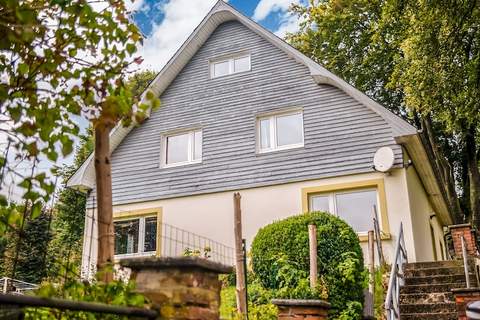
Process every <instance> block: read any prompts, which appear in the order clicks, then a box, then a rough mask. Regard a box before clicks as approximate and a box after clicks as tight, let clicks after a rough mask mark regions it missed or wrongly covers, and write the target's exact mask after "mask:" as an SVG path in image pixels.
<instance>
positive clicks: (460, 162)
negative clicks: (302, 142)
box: [287, 0, 480, 226]
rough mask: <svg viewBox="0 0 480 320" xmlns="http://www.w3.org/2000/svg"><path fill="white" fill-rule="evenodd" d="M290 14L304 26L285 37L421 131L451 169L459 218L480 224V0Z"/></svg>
mask: <svg viewBox="0 0 480 320" xmlns="http://www.w3.org/2000/svg"><path fill="white" fill-rule="evenodd" d="M292 11H293V12H294V13H295V14H297V15H298V16H299V17H301V19H300V20H301V21H302V22H301V24H300V30H299V31H298V32H296V33H294V34H289V35H288V36H287V40H288V41H289V42H290V43H291V44H292V45H293V46H295V47H296V48H298V49H299V50H300V51H302V52H303V53H305V54H306V55H307V56H309V57H311V58H312V59H314V60H316V61H318V62H320V63H321V64H323V65H325V66H326V67H327V68H328V69H330V70H332V71H333V72H334V73H336V74H338V75H340V76H341V77H343V78H344V79H345V80H347V81H348V82H350V83H351V84H353V85H354V86H356V87H358V88H359V89H361V90H362V91H364V92H366V93H367V94H368V95H369V96H370V97H372V98H374V99H375V100H377V101H379V102H380V103H382V104H383V105H385V106H386V107H387V108H389V109H390V110H391V111H393V112H395V113H396V114H399V115H400V116H402V117H403V118H404V119H406V120H408V121H410V122H411V123H413V124H415V125H416V126H417V127H421V128H422V129H423V132H424V133H425V134H426V135H428V137H429V139H430V140H431V141H433V142H436V143H437V144H438V148H439V150H438V151H437V150H436V151H435V152H438V154H435V156H436V157H437V158H439V157H441V156H442V154H443V155H445V156H446V157H447V159H448V161H449V163H450V164H451V166H452V168H449V167H446V169H444V170H445V172H446V173H447V174H446V176H447V178H446V179H447V184H448V186H449V187H448V189H447V192H448V198H449V199H448V201H449V202H450V206H451V210H452V211H453V214H454V215H455V216H454V218H455V219H456V220H457V222H460V221H462V220H463V219H464V218H465V217H469V216H470V219H471V220H473V221H474V222H476V221H477V223H476V224H477V226H478V225H480V224H479V223H480V220H479V219H478V218H476V217H478V216H479V215H480V173H479V172H478V156H477V155H478V154H479V151H480V146H479V140H480V138H479V120H480V116H479V115H480V112H479V111H480V100H479V99H478V96H479V95H480V86H479V85H478V84H479V83H480V72H478V70H480V58H479V57H480V22H479V21H480V7H479V6H478V3H477V1H475V0H468V1H457V2H451V3H449V4H448V5H446V4H445V3H444V2H442V1H423V2H418V1H415V0H407V1H397V0H373V1H370V0H341V1H338V0H327V1H313V0H312V1H309V4H308V5H306V4H299V5H294V6H292ZM449 171H451V172H449ZM450 176H453V177H454V178H455V184H456V185H453V181H452V180H453V179H452V178H451V177H450ZM457 192H458V196H459V197H460V198H459V199H458V197H457ZM461 209H462V210H461ZM461 211H463V212H461Z"/></svg>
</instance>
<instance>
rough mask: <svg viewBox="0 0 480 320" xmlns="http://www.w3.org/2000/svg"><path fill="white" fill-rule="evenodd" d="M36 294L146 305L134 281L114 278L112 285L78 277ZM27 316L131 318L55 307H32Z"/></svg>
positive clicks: (46, 287) (31, 317) (89, 300)
mask: <svg viewBox="0 0 480 320" xmlns="http://www.w3.org/2000/svg"><path fill="white" fill-rule="evenodd" d="M36 295H38V296H40V297H49V298H52V297H55V298H63V299H69V300H73V301H86V302H97V303H106V304H111V305H120V306H130V307H141V308H143V307H145V305H146V300H145V298H144V297H143V296H142V295H140V294H138V293H135V292H134V284H133V283H132V282H129V283H125V282H123V281H121V280H117V281H113V282H111V283H108V284H104V283H93V284H91V283H88V282H80V281H77V280H71V281H67V282H66V283H65V284H64V285H62V286H61V287H58V286H54V285H52V284H49V283H47V284H44V285H43V286H41V287H40V288H39V289H38V290H37V292H36ZM25 318H26V319H42V320H48V319H89V320H91V319H127V317H120V316H115V315H105V314H103V315H102V314H93V313H88V312H77V311H63V312H61V311H58V310H54V309H46V308H45V309H43V308H31V309H27V312H26V317H25Z"/></svg>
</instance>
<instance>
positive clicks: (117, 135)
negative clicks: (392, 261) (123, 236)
mask: <svg viewBox="0 0 480 320" xmlns="http://www.w3.org/2000/svg"><path fill="white" fill-rule="evenodd" d="M232 20H237V21H239V22H240V23H242V24H243V25H244V26H246V27H247V28H249V29H250V30H252V31H253V32H255V33H257V34H258V35H259V36H261V37H263V38H264V39H266V40H267V41H269V42H270V43H271V44H273V45H274V46H276V47H277V48H279V49H280V50H282V51H284V52H285V53H286V54H287V55H288V56H290V57H291V58H293V59H294V60H296V61H297V62H299V63H301V64H304V65H305V66H306V67H308V69H309V71H310V75H311V76H312V78H313V80H314V81H315V82H316V83H317V84H326V85H331V86H334V87H336V88H338V89H340V90H342V91H344V92H345V93H346V94H348V95H349V96H351V97H352V98H354V99H355V100H357V101H359V102H360V103H362V104H363V105H365V106H366V107H368V108H369V109H371V110H372V111H374V112H375V113H377V114H378V115H379V116H380V117H382V118H383V119H384V120H385V121H386V122H387V123H388V124H389V125H390V126H391V128H392V134H393V136H394V137H395V138H397V137H401V136H405V135H412V134H416V132H417V130H416V129H415V127H413V126H412V125H410V124H409V123H407V122H406V121H405V120H403V119H401V118H400V117H398V116H397V115H395V114H393V113H392V112H390V111H389V110H388V109H386V108H385V107H383V106H382V105H380V104H379V103H377V102H376V101H374V100H373V99H371V98H370V97H368V96H367V95H366V94H365V93H363V92H361V91H360V90H358V89H356V88H355V87H353V86H352V85H350V84H349V83H348V82H346V81H345V80H343V79H341V78H340V77H338V76H337V75H335V74H333V73H332V72H330V71H328V70H327V69H326V68H324V67H323V66H321V65H320V64H318V63H317V62H315V61H313V60H312V59H310V58H309V57H307V56H306V55H304V54H303V53H301V52H300V51H298V50H297V49H295V48H294V47H292V46H290V45H289V44H288V43H286V42H285V41H284V40H282V39H280V38H279V37H278V36H276V35H275V34H273V33H272V32H270V31H268V30H266V29H265V28H263V27H262V26H260V25H259V24H257V23H256V22H254V21H253V20H251V19H250V18H248V17H246V16H245V15H243V14H242V13H240V12H239V11H237V10H236V9H235V8H234V7H232V6H231V5H229V4H227V3H225V2H224V1H223V0H218V1H217V3H216V4H215V5H214V6H213V7H212V9H211V10H210V11H209V12H208V14H207V15H206V16H205V18H204V19H203V20H202V21H201V22H200V24H199V25H198V26H197V27H196V28H195V29H194V31H193V32H192V33H191V34H190V36H189V37H188V38H187V40H185V42H184V43H183V44H182V45H181V46H180V48H179V49H178V50H177V51H176V52H175V54H174V55H173V56H172V57H171V58H170V60H169V61H168V62H167V63H166V64H165V66H164V67H163V68H162V70H161V71H160V72H159V73H158V74H157V76H156V77H155V78H154V79H153V80H152V81H151V82H150V84H149V86H148V87H147V89H146V90H145V92H146V91H147V90H151V91H153V92H154V93H155V94H156V95H157V96H160V95H161V94H162V93H163V91H164V90H166V89H167V87H168V86H169V85H170V83H171V82H172V81H173V80H174V79H175V77H176V76H177V75H178V73H179V72H180V71H181V70H182V69H183V67H184V66H185V65H186V64H187V63H188V61H189V60H190V59H191V57H193V55H194V54H195V53H196V52H197V51H198V49H199V48H200V47H201V46H202V45H203V44H204V42H205V41H206V40H207V39H208V37H209V36H210V35H211V33H212V32H213V31H214V30H215V29H216V28H217V27H218V26H219V25H220V24H221V23H224V22H227V21H232ZM187 48H188V49H189V50H187ZM144 98H145V96H144V95H142V100H143V99H144ZM150 113H151V109H149V110H147V114H146V116H147V118H148V117H150ZM135 125H136V124H132V125H130V126H129V127H126V128H125V127H122V126H121V124H119V125H117V126H116V127H115V128H114V129H113V130H112V131H111V133H110V138H111V140H112V143H111V144H110V152H111V153H113V151H114V150H115V149H116V147H117V146H118V145H119V144H120V142H121V141H122V140H123V138H124V137H125V136H126V134H128V132H130V131H131V130H132V128H133V127H134V126H135ZM92 171H93V173H92ZM94 171H95V170H94V168H93V156H92V155H91V156H89V157H88V158H87V160H86V161H85V162H84V163H83V164H82V165H81V166H80V168H79V169H78V170H77V171H76V172H75V173H74V174H73V175H72V177H70V179H68V181H67V186H68V187H71V188H75V189H77V190H91V189H92V188H93V186H94V179H95V177H94V174H95V172H94ZM92 175H93V179H92Z"/></svg>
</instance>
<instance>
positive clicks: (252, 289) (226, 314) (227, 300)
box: [220, 282, 277, 320]
mask: <svg viewBox="0 0 480 320" xmlns="http://www.w3.org/2000/svg"><path fill="white" fill-rule="evenodd" d="M235 291H236V290H235V286H227V287H223V288H222V291H221V297H220V298H221V305H220V318H222V319H238V320H240V319H241V317H240V315H238V314H237V312H236V310H237V306H236V296H235ZM272 297H273V296H272V292H271V290H267V289H265V288H263V287H262V286H261V285H260V284H259V283H255V282H254V283H250V284H249V285H248V318H249V319H254V320H275V319H277V307H276V306H274V305H273V304H271V303H270V300H271V299H272Z"/></svg>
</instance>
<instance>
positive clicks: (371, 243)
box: [368, 230, 375, 296]
mask: <svg viewBox="0 0 480 320" xmlns="http://www.w3.org/2000/svg"><path fill="white" fill-rule="evenodd" d="M374 237H375V235H374V232H373V230H370V231H368V260H369V263H368V271H369V281H368V292H370V293H371V294H372V296H375V240H374Z"/></svg>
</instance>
